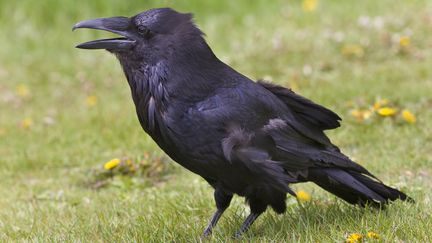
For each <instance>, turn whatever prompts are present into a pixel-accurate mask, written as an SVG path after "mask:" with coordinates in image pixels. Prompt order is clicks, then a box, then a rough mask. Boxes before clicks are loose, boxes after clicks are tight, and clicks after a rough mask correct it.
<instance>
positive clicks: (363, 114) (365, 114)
mask: <svg viewBox="0 0 432 243" xmlns="http://www.w3.org/2000/svg"><path fill="white" fill-rule="evenodd" d="M351 115H352V116H353V117H355V118H356V119H357V120H359V121H363V120H368V119H369V118H371V116H372V112H371V111H370V110H357V109H354V110H351Z"/></svg>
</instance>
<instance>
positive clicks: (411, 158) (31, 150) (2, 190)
mask: <svg viewBox="0 0 432 243" xmlns="http://www.w3.org/2000/svg"><path fill="white" fill-rule="evenodd" d="M165 6H170V7H173V8H175V9H176V10H178V11H181V12H192V13H194V17H195V20H196V22H197V24H198V26H199V27H200V28H201V29H202V30H203V31H204V32H205V33H206V39H207V41H208V43H209V45H210V46H211V47H212V49H213V51H214V52H215V53H216V55H217V56H218V57H219V58H220V59H222V60H223V61H225V62H227V63H228V64H230V65H231V66H233V67H234V68H235V69H236V70H238V71H240V72H241V73H243V74H245V75H247V76H248V77H250V78H252V79H261V78H264V79H267V80H270V81H273V82H275V83H279V84H283V85H285V86H287V87H292V88H293V89H294V90H295V91H296V92H297V93H299V94H301V95H304V96H306V97H309V98H311V99H313V100H314V101H316V102H318V103H320V104H323V105H325V106H327V107H329V108H331V109H332V110H334V111H335V112H337V113H338V114H340V115H341V117H342V118H343V120H344V121H343V125H342V127H341V128H339V129H337V130H335V131H330V132H328V134H329V136H330V137H331V139H332V141H333V142H334V143H335V144H337V145H338V146H340V147H341V149H342V150H343V151H344V152H345V153H346V154H348V155H349V156H351V157H352V158H353V159H355V160H356V161H358V162H359V163H361V164H363V165H364V166H365V167H367V168H368V169H370V170H371V171H372V172H373V173H374V174H376V175H378V177H380V178H381V179H382V180H383V181H385V182H386V183H388V184H390V185H392V186H396V187H398V188H400V189H402V190H404V191H405V192H407V193H408V194H410V195H411V196H413V197H414V198H415V199H416V201H417V203H416V204H406V203H400V202H397V203H395V204H393V205H391V206H389V208H388V210H386V211H375V210H371V209H365V210H362V209H358V208H355V207H352V206H348V205H346V204H345V203H343V202H341V201H340V200H337V199H335V198H334V197H333V196H331V195H329V194H327V193H325V192H323V191H322V190H320V189H319V188H317V187H315V186H312V185H309V184H307V185H298V186H295V188H296V190H303V191H306V192H307V193H309V194H310V195H311V197H312V200H310V201H308V202H303V203H301V204H299V203H297V201H296V200H295V199H294V198H290V199H288V200H287V203H288V205H289V207H288V212H287V213H286V214H284V215H282V216H277V215H275V214H274V213H273V212H271V211H270V210H269V211H268V212H267V213H266V214H265V215H264V217H262V218H260V219H259V220H258V222H257V223H256V224H255V225H254V226H253V227H252V229H251V232H250V233H248V234H247V235H246V236H245V238H246V240H249V241H257V242H258V241H289V242H290V241H311V242H321V241H322V242H329V241H331V242H334V241H337V242H341V241H345V240H346V239H347V238H349V235H350V234H351V233H360V234H363V235H364V237H365V238H366V237H367V236H366V234H367V232H368V231H374V232H377V233H378V234H379V235H380V240H382V241H389V242H390V241H405V242H411V241H413V242H415V241H418V242H427V241H432V234H431V233H430V228H431V227H432V225H431V224H432V223H431V220H430V218H431V206H430V200H431V196H430V195H429V194H428V193H430V192H431V189H432V188H431V185H432V181H431V173H432V169H431V166H432V155H431V151H432V145H431V141H432V113H431V107H432V95H431V94H432V69H431V67H432V2H431V1H427V0H413V1H390V0H383V1H373V0H367V1H336V0H327V1H324V0H305V1H281V0H276V1H271V2H270V1H262V0H258V1H246V0H244V1H198V0H193V1H108V0H104V1H102V0H100V1H99V0H98V1H54V0H42V1H37V2H35V1H28V0H22V1H5V0H0V30H1V33H2V37H1V38H0V195H2V196H0V241H2V242H9V241H22V240H30V241H42V242H45V241H85V242H88V241H142V242H149V241H158V242H160V241H193V240H197V239H198V237H199V235H200V233H201V231H202V230H203V229H204V227H205V225H206V223H207V220H208V219H209V217H210V215H211V213H212V211H213V210H214V203H213V199H212V190H211V188H210V187H209V186H208V185H207V184H206V183H205V182H203V180H202V179H200V178H199V177H198V176H196V175H193V174H191V173H189V172H187V171H185V170H184V169H182V168H180V167H179V166H177V165H175V164H174V163H173V162H172V161H170V160H169V159H168V158H166V157H165V156H164V155H163V153H162V152H161V151H160V149H159V148H157V146H156V145H155V144H154V143H153V142H152V141H151V139H150V138H149V137H148V136H147V135H146V134H145V133H144V132H143V131H142V129H141V128H140V126H139V123H138V120H137V119H136V116H135V111H134V106H133V103H132V100H131V98H130V91H129V87H128V86H127V82H126V80H125V78H124V76H123V73H122V71H121V68H120V65H119V64H118V62H117V60H116V59H115V57H114V56H113V55H111V54H108V53H107V52H104V51H82V50H78V49H75V48H74V46H75V45H76V44H78V43H81V42H84V41H88V40H93V39H95V38H103V37H107V36H110V34H107V33H104V32H98V31H91V30H80V31H75V32H72V31H71V28H72V26H73V24H74V23H76V22H78V21H80V20H84V19H91V18H96V17H110V16H120V15H121V16H131V15H135V14H137V13H138V12H141V11H144V10H146V9H149V8H153V7H165ZM381 108H389V109H392V111H394V114H387V115H385V114H384V113H383V112H384V111H383V110H380V109H381ZM402 111H408V112H409V114H411V115H412V116H414V117H415V118H416V119H415V121H414V120H413V119H412V116H407V115H406V114H407V113H403V112H402ZM391 113H392V112H391ZM404 114H405V115H404ZM409 117H411V119H410V118H409ZM114 158H119V159H120V161H121V162H120V164H119V165H117V166H116V168H114V169H104V164H105V162H107V161H110V160H112V159H114ZM228 211H229V212H227V213H226V215H224V217H223V218H222V220H221V222H220V224H219V225H218V228H217V230H216V231H215V234H214V236H213V238H212V240H214V241H226V240H229V239H230V237H231V234H232V233H234V231H235V230H236V229H237V228H238V227H239V226H240V224H241V222H242V220H243V218H244V216H245V215H246V214H247V211H248V210H247V209H245V206H244V204H243V201H242V200H241V199H239V198H236V199H235V201H234V203H233V205H232V206H231V208H230V209H229V210H228ZM367 240H368V241H374V239H367Z"/></svg>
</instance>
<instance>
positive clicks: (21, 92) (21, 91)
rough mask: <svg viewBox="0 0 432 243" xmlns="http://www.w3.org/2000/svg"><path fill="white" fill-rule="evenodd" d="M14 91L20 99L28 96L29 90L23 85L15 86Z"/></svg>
mask: <svg viewBox="0 0 432 243" xmlns="http://www.w3.org/2000/svg"><path fill="white" fill-rule="evenodd" d="M15 91H16V93H17V95H18V96H19V97H22V98H24V97H27V96H29V94H30V90H29V88H28V86H27V85H25V84H19V85H18V86H16V89H15Z"/></svg>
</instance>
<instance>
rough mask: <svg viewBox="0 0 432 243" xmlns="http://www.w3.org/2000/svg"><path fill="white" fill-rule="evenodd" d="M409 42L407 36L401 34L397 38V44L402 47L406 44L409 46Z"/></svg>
mask: <svg viewBox="0 0 432 243" xmlns="http://www.w3.org/2000/svg"><path fill="white" fill-rule="evenodd" d="M410 44H411V39H410V38H409V36H401V37H400V38H399V46H400V47H402V48H406V47H408V46H410Z"/></svg>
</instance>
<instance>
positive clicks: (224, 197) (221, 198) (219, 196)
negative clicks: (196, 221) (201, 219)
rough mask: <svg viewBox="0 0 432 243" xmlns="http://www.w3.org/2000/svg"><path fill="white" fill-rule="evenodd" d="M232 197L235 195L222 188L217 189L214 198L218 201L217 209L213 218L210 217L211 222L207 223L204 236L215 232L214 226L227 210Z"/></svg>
mask: <svg viewBox="0 0 432 243" xmlns="http://www.w3.org/2000/svg"><path fill="white" fill-rule="evenodd" d="M232 197H233V195H232V194H227V193H225V192H223V191H222V190H220V189H216V190H215V192H214V198H215V201H216V207H217V210H216V212H215V213H214V214H213V216H212V218H211V219H210V222H209V224H208V225H207V227H206V229H205V230H204V233H203V237H207V236H209V235H211V233H212V232H213V228H214V227H215V226H216V224H217V222H218V221H219V219H220V217H221V216H222V214H223V213H224V212H225V209H227V208H228V206H229V205H230V203H231V199H232Z"/></svg>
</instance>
